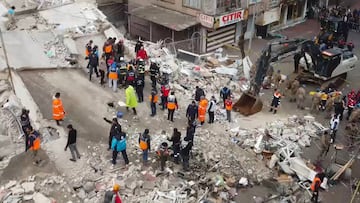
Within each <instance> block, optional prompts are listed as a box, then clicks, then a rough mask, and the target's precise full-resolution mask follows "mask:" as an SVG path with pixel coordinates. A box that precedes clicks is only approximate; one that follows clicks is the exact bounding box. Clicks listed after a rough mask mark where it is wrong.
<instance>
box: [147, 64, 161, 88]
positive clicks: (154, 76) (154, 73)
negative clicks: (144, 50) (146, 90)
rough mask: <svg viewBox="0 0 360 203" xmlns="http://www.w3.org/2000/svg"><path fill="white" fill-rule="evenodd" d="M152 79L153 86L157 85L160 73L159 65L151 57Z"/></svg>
mask: <svg viewBox="0 0 360 203" xmlns="http://www.w3.org/2000/svg"><path fill="white" fill-rule="evenodd" d="M149 72H150V79H151V83H152V84H151V85H152V87H153V88H155V87H156V79H157V77H158V75H159V74H160V71H159V66H158V65H157V63H156V62H155V60H154V59H150V70H149Z"/></svg>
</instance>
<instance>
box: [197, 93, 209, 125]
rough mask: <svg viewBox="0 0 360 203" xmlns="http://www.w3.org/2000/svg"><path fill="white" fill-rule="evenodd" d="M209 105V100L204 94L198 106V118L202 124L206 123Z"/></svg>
mask: <svg viewBox="0 0 360 203" xmlns="http://www.w3.org/2000/svg"><path fill="white" fill-rule="evenodd" d="M207 106H208V100H207V99H206V98H205V97H204V96H201V97H200V102H199V107H198V119H199V122H200V124H201V125H204V122H205V115H206V109H207Z"/></svg>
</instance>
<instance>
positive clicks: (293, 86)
mask: <svg viewBox="0 0 360 203" xmlns="http://www.w3.org/2000/svg"><path fill="white" fill-rule="evenodd" d="M299 87H300V83H299V81H298V80H296V79H295V80H294V81H293V82H292V83H291V86H290V102H296V92H297V90H298V89H299Z"/></svg>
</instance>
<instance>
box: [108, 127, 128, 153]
mask: <svg viewBox="0 0 360 203" xmlns="http://www.w3.org/2000/svg"><path fill="white" fill-rule="evenodd" d="M111 149H112V150H116V151H118V152H121V151H124V150H126V134H125V133H123V132H121V135H119V136H114V137H113V138H112V140H111Z"/></svg>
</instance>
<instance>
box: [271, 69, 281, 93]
mask: <svg viewBox="0 0 360 203" xmlns="http://www.w3.org/2000/svg"><path fill="white" fill-rule="evenodd" d="M272 78H273V79H274V86H275V87H274V88H275V89H278V88H279V87H280V82H281V71H280V70H278V71H276V73H275V74H274V76H273V77H272Z"/></svg>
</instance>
